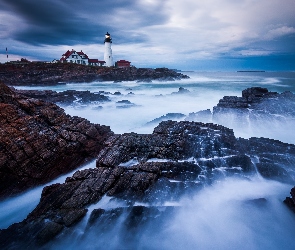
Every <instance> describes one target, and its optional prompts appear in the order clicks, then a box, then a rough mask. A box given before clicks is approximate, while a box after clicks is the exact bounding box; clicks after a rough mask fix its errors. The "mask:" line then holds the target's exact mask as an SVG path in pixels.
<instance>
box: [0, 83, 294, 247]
mask: <svg viewBox="0 0 295 250" xmlns="http://www.w3.org/2000/svg"><path fill="white" fill-rule="evenodd" d="M0 92H1V95H0V106H1V117H0V119H1V130H0V131H1V137H0V138H1V142H0V145H1V147H0V159H1V161H0V162H1V164H2V165H1V166H0V172H1V175H0V176H1V197H2V198H3V197H8V196H9V195H14V194H16V193H18V192H21V191H23V190H26V189H27V188H29V187H32V186H35V185H38V184H40V183H45V182H46V181H48V180H50V179H52V178H54V177H55V176H57V175H59V174H61V173H63V172H67V171H69V170H71V169H74V168H76V167H77V166H78V165H80V164H81V163H82V162H84V161H85V160H87V159H93V158H94V157H95V158H96V168H94V169H86V170H82V171H76V172H75V173H74V174H73V176H72V177H68V178H67V179H66V181H65V183H61V184H53V185H50V186H47V187H45V188H44V189H43V192H42V195H41V199H40V202H39V204H38V205H37V207H36V208H35V209H34V210H33V211H32V212H31V213H30V214H29V215H28V216H27V218H26V219H25V220H24V221H22V222H19V223H15V224H13V225H11V226H10V227H8V228H7V229H3V230H0V246H1V248H2V249H13V248H39V247H42V246H45V248H46V247H50V246H51V245H50V244H52V242H54V240H55V239H56V237H61V238H62V237H63V234H64V232H68V233H70V232H71V230H74V227H75V225H76V224H77V223H78V222H79V221H81V220H82V219H83V218H84V219H85V218H87V221H86V223H87V227H86V231H87V230H88V229H89V228H95V227H104V229H105V230H107V228H109V227H112V225H115V223H116V221H117V219H118V218H119V217H120V216H121V215H122V214H125V213H127V216H125V217H124V218H125V221H124V226H125V228H126V231H128V232H133V230H137V228H138V227H139V226H140V225H142V224H145V223H147V218H149V220H153V216H151V214H153V215H155V214H156V216H157V218H158V217H159V218H162V217H163V216H164V217H165V216H169V214H171V213H173V212H174V211H175V210H177V207H175V206H170V207H168V208H167V207H165V209H163V204H165V203H166V202H168V201H169V202H176V201H178V200H179V199H180V197H182V196H183V195H185V194H189V193H194V192H195V191H198V190H200V189H202V188H203V187H205V186H207V185H211V184H212V183H213V182H214V181H216V180H220V179H223V178H228V177H235V178H240V179H244V180H248V181H251V178H252V177H253V176H255V175H257V174H259V175H260V176H262V177H263V178H265V179H269V180H275V181H279V182H282V183H288V184H291V185H293V184H294V182H295V171H294V165H295V145H293V144H288V143H283V142H280V141H278V140H272V139H267V138H255V137H253V138H249V139H243V138H237V137H235V135H234V133H233V130H231V129H229V128H227V127H224V126H221V125H217V124H213V123H203V122H196V121H181V122H176V121H171V120H169V121H163V122H161V123H160V124H159V125H157V126H156V127H155V128H154V131H153V133H152V134H137V133H126V134H114V133H113V132H112V131H111V130H110V128H109V127H107V126H103V125H98V124H91V123H90V122H89V121H87V120H86V119H83V118H79V117H70V116H68V115H65V113H64V111H63V110H62V109H61V108H59V107H58V106H56V105H55V104H53V103H48V102H45V101H42V100H39V99H35V98H32V96H31V97H26V96H24V95H22V93H21V92H15V91H14V90H13V89H11V88H8V87H7V86H6V85H5V84H0ZM34 93H35V96H34V97H38V93H39V92H34ZM50 93H51V94H52V96H54V95H55V94H54V93H53V92H50ZM23 94H25V93H23ZM39 94H40V93H39ZM82 94H83V93H82ZM84 94H85V93H84ZM86 94H87V93H86ZM39 97H40V96H39ZM277 100H279V101H278V102H277V103H280V104H281V105H280V106H277V105H263V106H261V105H262V103H265V101H267V102H271V101H274V102H275V103H276V101H277ZM294 100H295V99H294V94H292V93H289V92H288V93H283V94H278V93H272V92H268V90H267V89H262V88H250V89H246V90H244V91H243V96H242V97H241V98H238V97H224V98H223V99H222V100H221V101H220V102H219V104H218V105H217V106H216V107H215V108H214V109H213V116H214V112H216V113H215V114H216V115H218V116H221V115H222V113H224V114H227V112H228V111H230V112H232V111H233V110H237V111H238V112H237V115H238V116H239V115H240V114H243V115H244V114H245V112H247V111H248V108H249V105H251V108H252V109H253V110H254V112H255V110H256V111H257V112H260V109H261V107H263V110H264V111H265V112H264V115H265V116H267V114H273V113H274V112H275V108H276V107H277V108H278V110H276V112H284V110H283V108H284V107H287V105H286V103H287V102H288V103H289V104H290V103H293V102H294ZM51 101H53V99H51ZM255 107H257V108H256V109H255ZM266 107H269V109H268V110H266V109H265V108H266ZM288 107H289V106H288ZM202 114H204V115H207V116H208V112H206V111H205V112H203V113H202ZM235 114H236V113H235ZM286 114H287V115H288V116H293V115H294V112H293V113H292V109H290V112H289V113H288V112H287V113H286ZM194 115H195V114H194ZM167 117H170V115H169V116H167ZM191 117H192V116H191ZM164 118H165V117H164ZM157 121H159V120H157ZM157 121H155V122H157ZM291 195H292V198H290V197H288V198H286V201H285V203H286V204H288V205H289V206H290V207H291V208H292V207H293V209H294V189H292V191H291ZM104 197H110V198H111V199H114V200H116V201H120V202H121V203H120V204H123V205H122V206H121V207H118V208H115V209H109V210H107V209H103V208H100V207H96V208H95V209H94V210H93V211H92V210H91V211H89V206H90V205H93V204H99V202H100V201H101V200H102V199H103V198H104ZM259 201H263V202H264V201H265V198H264V197H261V199H260V200H259ZM253 202H254V203H255V202H257V201H255V200H254V201H253ZM138 204H147V206H145V205H138ZM87 213H90V215H89V216H88V217H87V216H86V214H87ZM120 218H121V217H120ZM86 233H87V232H86ZM129 236H130V237H131V235H129Z"/></svg>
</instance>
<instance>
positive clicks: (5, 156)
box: [0, 83, 112, 198]
mask: <svg viewBox="0 0 295 250" xmlns="http://www.w3.org/2000/svg"><path fill="white" fill-rule="evenodd" d="M0 108H1V113H0V121H1V122H0V198H4V197H7V196H10V195H14V194H17V193H19V192H22V191H24V190H26V189H28V188H31V187H33V186H36V185H40V184H43V183H46V182H48V181H49V180H52V179H53V178H55V177H57V176H58V175H61V174H62V173H66V172H69V171H70V170H72V169H75V168H77V167H78V166H79V165H81V164H82V163H85V162H86V161H87V160H90V159H93V158H94V157H95V156H96V155H97V154H98V152H99V151H100V150H101V149H102V147H103V143H104V141H105V140H106V138H107V137H109V136H110V135H111V134H112V132H111V130H110V128H109V127H107V126H101V125H98V124H92V123H90V122H89V121H87V120H86V119H83V118H79V117H71V116H69V115H66V114H65V113H64V110H63V109H61V108H59V107H58V106H56V105H55V104H53V103H49V102H45V101H42V100H39V99H34V98H27V97H25V96H21V95H19V94H17V93H15V92H14V91H12V90H11V89H10V88H8V87H7V86H6V85H5V84H3V83H0Z"/></svg>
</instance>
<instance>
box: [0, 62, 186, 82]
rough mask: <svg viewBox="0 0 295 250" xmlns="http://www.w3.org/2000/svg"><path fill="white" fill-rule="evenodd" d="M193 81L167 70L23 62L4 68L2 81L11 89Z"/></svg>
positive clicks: (0, 66) (8, 64) (0, 79)
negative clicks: (95, 82) (101, 82)
mask: <svg viewBox="0 0 295 250" xmlns="http://www.w3.org/2000/svg"><path fill="white" fill-rule="evenodd" d="M185 78H189V77H188V76H186V75H183V74H181V73H177V72H175V71H174V70H169V69H166V68H158V69H148V68H135V67H130V68H113V67H97V66H85V65H79V64H75V63H42V62H25V63H24V62H20V63H19V64H12V63H6V64H0V81H3V82H5V83H6V84H8V85H15V86H21V85H26V86H27V85H55V84H61V83H66V82H92V81H134V80H139V81H151V80H175V79H185Z"/></svg>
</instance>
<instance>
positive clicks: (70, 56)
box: [59, 49, 105, 66]
mask: <svg viewBox="0 0 295 250" xmlns="http://www.w3.org/2000/svg"><path fill="white" fill-rule="evenodd" d="M59 61H60V62H62V63H64V62H67V63H77V64H82V65H92V66H104V64H105V61H100V60H98V59H89V58H88V56H87V55H86V54H85V53H84V52H83V51H82V50H81V51H80V52H77V51H76V50H74V49H72V51H69V50H68V51H67V52H66V53H64V54H63V55H62V57H61V58H60V60H59Z"/></svg>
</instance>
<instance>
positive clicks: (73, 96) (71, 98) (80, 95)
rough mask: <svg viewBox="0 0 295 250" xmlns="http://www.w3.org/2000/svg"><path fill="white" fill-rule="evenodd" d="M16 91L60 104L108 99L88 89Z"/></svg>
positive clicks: (99, 101)
mask: <svg viewBox="0 0 295 250" xmlns="http://www.w3.org/2000/svg"><path fill="white" fill-rule="evenodd" d="M12 89H13V90H14V91H15V92H16V93H18V94H20V95H24V96H26V97H28V98H35V99H41V100H44V101H47V102H53V103H57V104H60V105H72V104H73V103H74V102H76V103H80V104H89V103H94V102H98V103H102V102H108V101H110V99H109V97H107V96H106V95H103V93H91V92H90V91H76V90H66V91H62V92H56V91H52V90H16V89H14V88H12Z"/></svg>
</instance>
